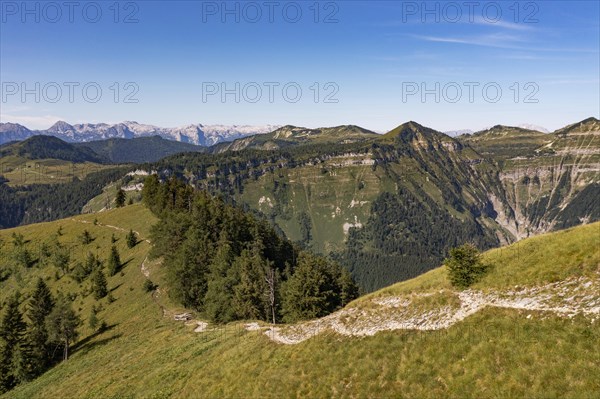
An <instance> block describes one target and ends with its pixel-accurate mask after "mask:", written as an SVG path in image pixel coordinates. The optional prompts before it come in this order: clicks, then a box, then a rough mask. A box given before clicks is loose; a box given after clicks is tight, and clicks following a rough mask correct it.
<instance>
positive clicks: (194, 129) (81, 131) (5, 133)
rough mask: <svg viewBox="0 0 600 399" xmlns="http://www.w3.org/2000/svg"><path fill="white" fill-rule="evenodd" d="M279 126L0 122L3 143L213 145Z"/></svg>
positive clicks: (127, 122) (0, 135)
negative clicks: (148, 140)
mask: <svg viewBox="0 0 600 399" xmlns="http://www.w3.org/2000/svg"><path fill="white" fill-rule="evenodd" d="M278 127H279V126H277V125H264V126H250V125H231V126H227V125H202V124H195V125H194V124H192V125H188V126H181V127H175V128H163V127H158V126H154V125H145V124H140V123H137V122H132V121H125V122H122V123H117V124H107V123H83V124H75V125H71V124H69V123H67V122H64V121H58V122H56V123H55V124H54V125H52V126H51V127H50V128H48V129H46V130H30V129H28V128H26V127H25V126H22V125H19V124H16V123H0V144H4V143H7V142H10V141H20V140H24V139H26V138H28V137H31V136H34V135H49V136H55V137H58V138H60V139H62V140H65V141H67V142H88V141H97V140H105V139H110V138H124V139H131V138H134V137H148V136H161V137H163V138H165V139H168V140H175V141H180V142H184V143H189V144H196V145H202V146H211V145H214V144H217V143H220V142H223V141H231V140H235V139H238V138H240V137H245V136H250V135H255V134H262V133H268V132H271V131H273V130H275V129H277V128H278Z"/></svg>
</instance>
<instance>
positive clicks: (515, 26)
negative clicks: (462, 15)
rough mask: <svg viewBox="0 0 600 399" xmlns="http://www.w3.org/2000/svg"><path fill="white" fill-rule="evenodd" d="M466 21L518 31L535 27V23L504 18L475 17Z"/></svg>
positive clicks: (530, 29)
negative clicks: (517, 21) (496, 19)
mask: <svg viewBox="0 0 600 399" xmlns="http://www.w3.org/2000/svg"><path fill="white" fill-rule="evenodd" d="M465 23H473V24H476V25H481V26H488V27H492V28H502V29H507V30H516V31H533V30H534V29H535V27H534V26H535V25H536V24H533V23H525V22H522V23H516V22H509V21H503V20H499V21H493V20H489V19H485V18H483V17H480V16H478V17H475V18H474V20H473V22H469V21H465Z"/></svg>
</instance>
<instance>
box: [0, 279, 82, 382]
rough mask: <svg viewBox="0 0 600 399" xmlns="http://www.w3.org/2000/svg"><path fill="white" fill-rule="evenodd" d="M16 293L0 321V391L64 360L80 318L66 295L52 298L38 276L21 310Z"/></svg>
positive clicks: (33, 376) (67, 355) (73, 339)
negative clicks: (24, 309)
mask: <svg viewBox="0 0 600 399" xmlns="http://www.w3.org/2000/svg"><path fill="white" fill-rule="evenodd" d="M19 297H20V295H19V293H18V292H17V293H15V294H14V295H13V296H12V297H11V298H10V299H9V301H8V304H7V305H6V310H5V313H4V317H3V318H2V323H1V324H0V338H1V343H2V346H1V348H0V393H3V392H6V391H8V390H10V389H12V388H14V387H15V386H16V385H17V384H20V383H22V382H26V381H30V380H32V379H33V378H35V377H37V376H39V375H40V374H42V373H43V372H44V371H46V370H47V369H48V368H49V367H51V366H52V365H53V364H55V363H56V362H58V361H60V360H61V359H62V360H67V359H68V357H69V349H70V347H71V345H72V343H73V342H74V341H75V340H76V339H77V335H78V334H77V327H78V326H79V324H80V322H81V320H80V318H79V316H78V315H77V314H76V313H75V311H74V310H73V309H72V308H71V304H70V302H69V301H68V299H67V298H65V297H63V296H59V297H58V298H54V297H53V296H52V293H51V292H50V289H49V288H48V286H47V285H46V283H45V282H44V280H42V279H41V278H40V279H38V281H37V285H36V288H35V291H34V292H33V295H32V296H31V299H30V300H29V302H28V303H27V310H26V312H25V314H24V313H23V312H21V310H20V308H19V305H20V304H19ZM24 316H26V319H27V321H26V320H25V318H24Z"/></svg>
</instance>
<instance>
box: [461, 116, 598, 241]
mask: <svg viewBox="0 0 600 399" xmlns="http://www.w3.org/2000/svg"><path fill="white" fill-rule="evenodd" d="M511 129H512V128H511ZM497 130H499V129H497ZM513 133H514V131H513ZM498 136H499V135H498V132H497V131H496V134H495V135H494V136H493V137H490V138H489V139H487V138H486V137H480V138H479V142H474V140H473V138H472V137H471V138H467V139H465V140H464V142H467V143H469V144H470V145H472V146H473V147H475V148H478V146H481V148H485V151H486V152H487V154H488V155H491V157H493V158H495V159H496V161H497V163H498V167H499V170H500V173H499V178H500V181H501V182H502V186H503V190H504V197H503V198H502V197H501V198H493V202H494V205H495V209H497V210H498V211H499V212H498V213H499V215H501V217H500V218H499V219H498V222H499V223H500V224H501V225H503V226H504V227H505V228H506V229H507V230H509V231H510V232H511V233H512V234H513V235H514V238H515V239H522V238H524V237H528V236H530V235H535V234H540V233H545V232H548V231H551V230H553V229H556V228H564V227H570V226H573V225H575V224H578V223H584V222H589V221H594V220H598V218H599V217H600V214H599V212H600V210H599V209H598V208H599V206H593V202H594V199H593V196H595V195H597V187H598V184H599V183H600V121H598V120H597V119H595V118H589V119H586V120H584V121H582V122H579V123H576V124H573V125H570V126H567V127H565V128H563V129H560V130H557V131H556V132H554V133H551V134H547V135H544V136H539V135H537V134H532V133H530V132H529V133H528V132H526V134H524V135H523V136H522V137H519V136H518V135H513V137H512V139H511V140H512V142H513V143H516V144H518V143H519V142H520V141H523V142H526V143H527V145H526V146H523V145H521V147H520V150H519V156H514V157H509V156H506V155H505V154H506V147H507V145H506V141H504V142H503V143H502V145H501V146H500V145H495V144H494V141H497V137H498ZM521 139H522V140H521ZM534 140H537V142H538V143H543V144H542V145H540V146H538V147H537V148H535V149H533V148H532V142H533V141H534ZM596 201H597V199H596Z"/></svg>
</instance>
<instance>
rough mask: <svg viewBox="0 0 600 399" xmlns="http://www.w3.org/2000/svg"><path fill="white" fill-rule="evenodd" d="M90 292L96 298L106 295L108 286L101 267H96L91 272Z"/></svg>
mask: <svg viewBox="0 0 600 399" xmlns="http://www.w3.org/2000/svg"><path fill="white" fill-rule="evenodd" d="M92 292H93V293H94V298H95V299H96V300H99V299H102V298H104V297H105V296H106V295H108V287H107V283H106V276H104V272H102V270H101V269H96V270H95V271H94V273H93V274H92Z"/></svg>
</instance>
